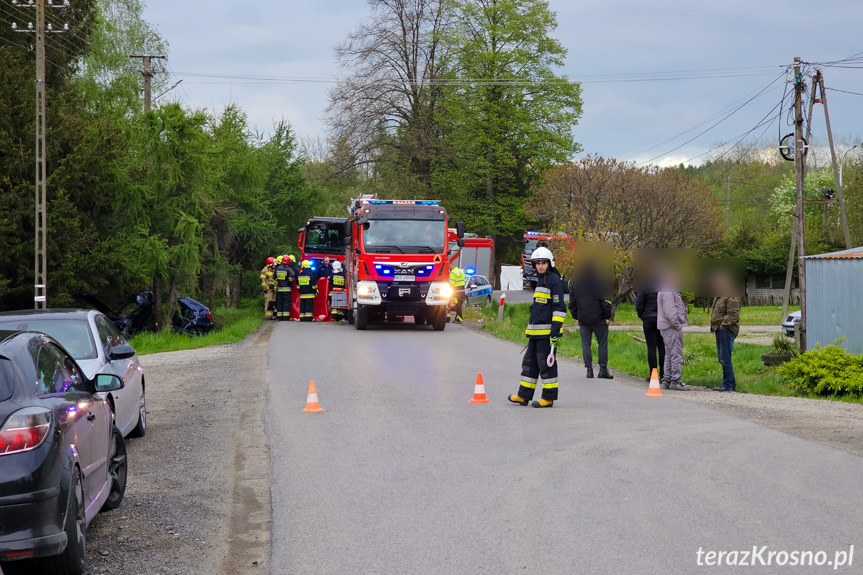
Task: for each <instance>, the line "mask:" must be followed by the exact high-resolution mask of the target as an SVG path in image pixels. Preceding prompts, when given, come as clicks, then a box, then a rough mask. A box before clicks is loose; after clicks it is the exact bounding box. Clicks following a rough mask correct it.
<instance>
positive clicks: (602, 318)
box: [569, 265, 614, 379]
mask: <svg viewBox="0 0 863 575" xmlns="http://www.w3.org/2000/svg"><path fill="white" fill-rule="evenodd" d="M569 285H570V287H569V311H570V313H571V314H572V317H573V318H574V319H575V321H577V322H578V328H579V333H580V334H581V355H582V357H584V367H586V368H587V377H588V378H592V377H593V354H592V353H591V350H590V342H591V339H592V336H593V335H596V343H597V346H598V348H599V350H598V351H599V377H601V378H602V379H614V376H613V375H611V373H610V372H609V371H608V324H609V322H610V321H611V302H610V301H608V300H606V299H605V293H606V291H607V290H606V288H605V286H604V285H603V283H602V280H601V279H600V277H599V272H598V271H597V269H596V268H595V267H594V266H591V265H585V267H584V268H583V270H582V273H581V277H580V278H579V279H578V280H577V281H576V280H572V281H571V282H570V284H569Z"/></svg>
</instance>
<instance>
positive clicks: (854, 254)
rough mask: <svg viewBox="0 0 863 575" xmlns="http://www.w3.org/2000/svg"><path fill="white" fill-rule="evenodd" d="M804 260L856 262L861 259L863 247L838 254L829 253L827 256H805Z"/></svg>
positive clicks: (862, 257)
mask: <svg viewBox="0 0 863 575" xmlns="http://www.w3.org/2000/svg"><path fill="white" fill-rule="evenodd" d="M806 259H817V260H858V259H863V247H859V248H851V249H850V250H842V251H840V252H830V253H829V254H816V255H812V256H806Z"/></svg>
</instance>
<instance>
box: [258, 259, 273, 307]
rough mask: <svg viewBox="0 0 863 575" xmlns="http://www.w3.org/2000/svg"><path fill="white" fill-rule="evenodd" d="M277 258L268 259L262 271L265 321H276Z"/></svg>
mask: <svg viewBox="0 0 863 575" xmlns="http://www.w3.org/2000/svg"><path fill="white" fill-rule="evenodd" d="M275 272H276V258H267V265H265V266H264V269H262V270H261V288H262V289H263V290H264V319H276V278H275V276H274V274H275Z"/></svg>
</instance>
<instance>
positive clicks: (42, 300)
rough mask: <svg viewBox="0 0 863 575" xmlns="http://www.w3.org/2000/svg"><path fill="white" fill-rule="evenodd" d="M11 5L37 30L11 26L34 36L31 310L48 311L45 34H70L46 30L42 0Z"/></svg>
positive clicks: (65, 5) (15, 25)
mask: <svg viewBox="0 0 863 575" xmlns="http://www.w3.org/2000/svg"><path fill="white" fill-rule="evenodd" d="M12 4H13V5H15V6H17V7H21V8H36V27H35V29H34V28H33V24H32V23H30V24H29V25H28V27H27V30H19V29H18V25H17V24H16V23H14V22H13V23H12V29H13V30H15V31H16V32H23V33H28V34H36V150H35V151H36V154H35V155H36V178H35V183H36V202H35V203H36V219H35V221H34V224H35V226H36V238H35V257H34V262H33V268H34V280H33V290H34V291H33V307H34V308H35V309H45V308H47V307H48V293H47V285H48V254H47V224H48V222H47V213H46V212H47V201H46V192H45V179H46V177H47V171H46V168H45V157H46V155H47V150H46V146H45V34H46V33H62V32H65V31H67V30H69V25H68V24H66V25H65V26H63V30H54V28H53V26H52V25H51V24H48V25H47V27H46V26H45V0H36V1H35V3H34V2H33V0H30V1H29V2H28V3H27V4H19V3H18V0H12ZM48 6H49V7H51V8H68V7H69V0H64V2H63V3H62V4H53V3H51V1H50V0H49V1H48Z"/></svg>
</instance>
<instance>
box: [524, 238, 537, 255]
mask: <svg viewBox="0 0 863 575" xmlns="http://www.w3.org/2000/svg"><path fill="white" fill-rule="evenodd" d="M537 244H539V242H538V241H537V240H524V253H526V254H532V253H533V250H535V249H536V246H537Z"/></svg>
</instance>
